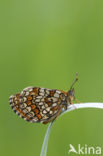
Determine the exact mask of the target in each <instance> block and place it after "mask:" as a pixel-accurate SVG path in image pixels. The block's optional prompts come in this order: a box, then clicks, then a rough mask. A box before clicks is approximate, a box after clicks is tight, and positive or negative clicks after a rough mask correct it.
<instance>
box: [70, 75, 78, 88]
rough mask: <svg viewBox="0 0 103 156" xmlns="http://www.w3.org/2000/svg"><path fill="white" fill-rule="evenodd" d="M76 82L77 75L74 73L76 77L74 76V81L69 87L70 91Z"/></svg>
mask: <svg viewBox="0 0 103 156" xmlns="http://www.w3.org/2000/svg"><path fill="white" fill-rule="evenodd" d="M77 81H78V73H76V75H75V79H74V81H73V83H72V85H71V87H70V90H71V89H72V88H73V86H74V84H75V83H76V82H77Z"/></svg>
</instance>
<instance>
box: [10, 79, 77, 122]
mask: <svg viewBox="0 0 103 156" xmlns="http://www.w3.org/2000/svg"><path fill="white" fill-rule="evenodd" d="M76 81H77V78H76V79H75V80H74V82H73V84H72V86H71V88H70V90H69V91H67V92H65V91H62V90H57V89H47V88H41V87H32V86H31V87H27V88H25V89H23V91H21V92H20V93H18V94H15V95H12V96H10V98H9V103H10V106H11V108H12V109H13V111H14V112H15V113H16V114H17V115H19V116H20V117H22V118H23V119H24V120H26V121H29V122H33V123H43V124H47V123H49V122H51V121H53V120H55V119H56V118H57V117H58V116H59V115H60V114H61V111H62V109H63V108H64V109H65V110H66V109H67V107H68V106H69V105H71V104H73V100H74V98H75V97H74V88H73V85H74V83H75V82H76Z"/></svg>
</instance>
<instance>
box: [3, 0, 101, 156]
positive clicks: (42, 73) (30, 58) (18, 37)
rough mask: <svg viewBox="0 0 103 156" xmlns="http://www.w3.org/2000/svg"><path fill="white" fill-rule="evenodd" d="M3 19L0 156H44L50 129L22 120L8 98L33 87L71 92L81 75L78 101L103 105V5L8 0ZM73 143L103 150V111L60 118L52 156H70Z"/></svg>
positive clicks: (54, 131)
mask: <svg viewBox="0 0 103 156" xmlns="http://www.w3.org/2000/svg"><path fill="white" fill-rule="evenodd" d="M0 16H1V18H0V19H1V20H0V97H1V98H0V99H1V102H0V123H1V126H0V155H2V156H14V155H15V156H24V155H25V156H28V155H32V156H39V155H40V151H41V147H42V143H43V139H44V135H45V132H46V129H47V127H48V125H43V124H36V123H35V124H32V123H28V122H26V121H24V120H23V119H21V118H19V117H18V116H17V115H16V114H14V112H13V111H12V109H11V108H10V106H9V102H8V99H9V96H10V95H12V94H15V93H17V92H20V91H21V90H22V89H23V88H25V87H28V86H40V87H45V88H51V89H61V90H68V89H69V87H70V85H71V84H72V81H73V79H74V76H75V73H76V72H78V73H79V81H78V83H76V84H75V96H76V98H77V99H78V100H80V101H81V102H103V1H102V0H99V1H97V0H85V1H82V0H50V1H48V0H42V1H37V0H36V1H35V0H30V1H27V0H9V1H8V0H4V1H0ZM69 144H73V145H74V146H75V147H77V145H78V144H81V145H85V144H87V145H88V146H101V147H103V110H100V109H82V110H76V111H73V112H70V113H68V114H65V115H64V116H62V117H60V118H59V119H58V120H57V121H56V122H55V123H54V125H53V127H52V131H51V135H50V140H49V146H48V153H47V155H48V156H68V150H69ZM74 155H75V154H74ZM102 155H103V151H102Z"/></svg>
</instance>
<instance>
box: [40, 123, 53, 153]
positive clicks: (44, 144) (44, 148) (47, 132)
mask: <svg viewBox="0 0 103 156" xmlns="http://www.w3.org/2000/svg"><path fill="white" fill-rule="evenodd" d="M52 125H53V122H51V123H50V124H49V126H48V128H47V131H46V134H45V137H44V141H43V145H42V149H41V154H40V156H46V154H47V147H48V140H49V136H50V131H51V128H52Z"/></svg>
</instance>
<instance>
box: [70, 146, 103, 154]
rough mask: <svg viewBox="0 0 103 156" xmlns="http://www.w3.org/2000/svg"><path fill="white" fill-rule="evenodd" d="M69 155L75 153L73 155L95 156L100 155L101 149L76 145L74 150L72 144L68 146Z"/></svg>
mask: <svg viewBox="0 0 103 156" xmlns="http://www.w3.org/2000/svg"><path fill="white" fill-rule="evenodd" d="M71 153H75V154H83V155H84V154H88V155H90V154H91V155H93V154H95V155H96V154H97V155H101V154H102V148H101V147H100V146H95V147H94V146H88V145H86V144H85V145H84V146H81V145H80V144H78V145H77V147H76V148H75V147H74V146H73V145H72V144H69V150H68V154H71Z"/></svg>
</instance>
